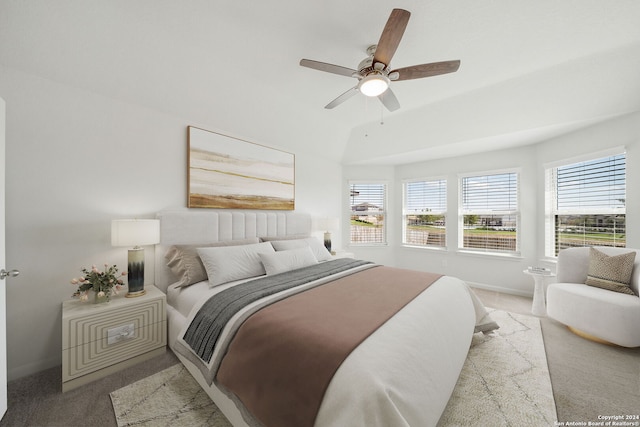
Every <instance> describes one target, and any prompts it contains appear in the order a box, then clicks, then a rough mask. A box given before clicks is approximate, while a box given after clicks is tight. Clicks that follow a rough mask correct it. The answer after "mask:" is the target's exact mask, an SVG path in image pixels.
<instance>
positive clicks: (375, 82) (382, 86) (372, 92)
mask: <svg viewBox="0 0 640 427" xmlns="http://www.w3.org/2000/svg"><path fill="white" fill-rule="evenodd" d="M388 87H389V79H388V78H387V76H385V75H383V74H369V75H368V76H366V77H365V78H363V79H362V80H360V84H359V85H358V89H360V92H362V94H363V95H366V96H378V95H381V94H382V93H384V91H386V90H387V88H388Z"/></svg>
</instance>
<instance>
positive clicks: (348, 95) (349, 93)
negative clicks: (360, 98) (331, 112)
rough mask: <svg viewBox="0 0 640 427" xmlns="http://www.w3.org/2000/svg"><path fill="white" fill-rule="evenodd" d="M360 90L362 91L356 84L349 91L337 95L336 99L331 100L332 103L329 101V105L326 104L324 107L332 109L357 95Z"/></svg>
mask: <svg viewBox="0 0 640 427" xmlns="http://www.w3.org/2000/svg"><path fill="white" fill-rule="evenodd" d="M358 92H360V90H359V89H358V86H354V87H352V88H351V89H349V90H348V91H346V92H345V93H343V94H342V95H340V96H339V97H337V98H336V99H334V100H333V101H331V102H330V103H328V104H327V105H325V106H324V108H327V109H331V108H333V107H337V106H338V105H340V104H342V103H343V102H344V101H346V100H347V99H349V98H351V97H352V96H353V95H355V94H356V93H358Z"/></svg>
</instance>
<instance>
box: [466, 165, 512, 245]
mask: <svg viewBox="0 0 640 427" xmlns="http://www.w3.org/2000/svg"><path fill="white" fill-rule="evenodd" d="M460 186H461V190H460V195H461V197H462V200H461V204H460V206H461V211H462V212H461V225H462V229H463V233H462V235H461V236H460V238H461V241H460V243H459V246H460V247H462V248H464V249H470V250H475V251H482V252H500V253H509V252H510V253H516V252H518V251H519V243H518V222H519V217H520V213H519V211H518V174H517V173H515V172H509V173H498V174H494V175H478V176H466V177H462V179H461V180H460Z"/></svg>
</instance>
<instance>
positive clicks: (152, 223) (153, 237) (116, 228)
mask: <svg viewBox="0 0 640 427" xmlns="http://www.w3.org/2000/svg"><path fill="white" fill-rule="evenodd" d="M159 242H160V220H157V219H114V220H112V221H111V245H112V246H144V245H155V244H156V243H159Z"/></svg>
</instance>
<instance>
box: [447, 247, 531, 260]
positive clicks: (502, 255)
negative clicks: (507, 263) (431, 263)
mask: <svg viewBox="0 0 640 427" xmlns="http://www.w3.org/2000/svg"><path fill="white" fill-rule="evenodd" d="M456 253H458V254H460V255H465V256H474V257H480V258H494V259H495V258H500V259H508V260H514V261H521V260H522V259H524V258H523V257H522V255H521V254H520V252H513V253H500V252H478V251H469V250H464V249H458V250H457V251H456Z"/></svg>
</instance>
